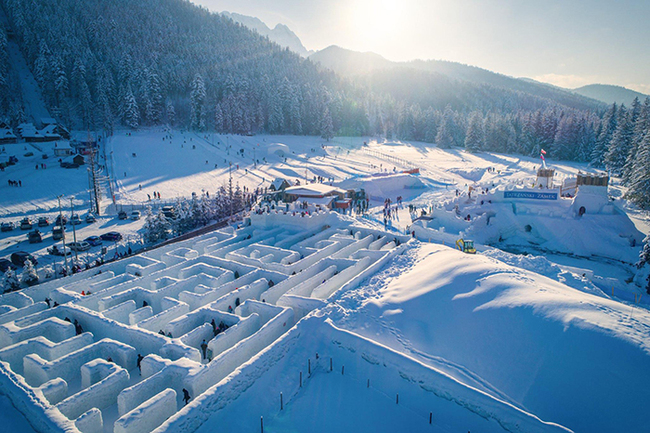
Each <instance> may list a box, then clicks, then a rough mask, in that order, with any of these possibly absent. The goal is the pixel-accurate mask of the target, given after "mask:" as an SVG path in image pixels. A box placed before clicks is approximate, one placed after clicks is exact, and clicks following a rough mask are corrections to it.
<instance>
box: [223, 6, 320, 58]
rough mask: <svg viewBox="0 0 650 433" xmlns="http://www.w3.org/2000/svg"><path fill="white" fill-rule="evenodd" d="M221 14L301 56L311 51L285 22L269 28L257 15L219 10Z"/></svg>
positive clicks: (305, 55)
mask: <svg viewBox="0 0 650 433" xmlns="http://www.w3.org/2000/svg"><path fill="white" fill-rule="evenodd" d="M221 15H223V16H225V17H227V18H230V19H231V20H233V21H234V22H236V23H239V24H241V25H243V26H245V27H248V28H249V29H251V30H254V31H256V32H257V33H259V34H260V35H262V36H266V37H268V38H269V40H271V41H272V42H275V43H276V44H278V45H280V46H281V47H285V48H289V49H290V50H291V51H293V52H294V53H297V54H300V55H301V56H303V57H307V56H309V55H310V54H311V53H312V52H311V51H309V50H307V48H305V46H304V45H303V44H302V42H301V41H300V38H299V37H298V36H297V35H296V34H295V33H294V32H293V31H292V30H291V29H290V28H289V27H288V26H286V25H285V24H282V23H278V24H276V25H275V27H273V29H271V28H270V27H269V26H267V25H266V24H265V23H264V22H263V21H262V20H260V19H259V18H257V17H251V16H248V15H242V14H238V13H236V12H226V11H224V12H221Z"/></svg>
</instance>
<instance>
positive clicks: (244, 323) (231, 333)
mask: <svg viewBox="0 0 650 433" xmlns="http://www.w3.org/2000/svg"><path fill="white" fill-rule="evenodd" d="M246 302H248V301H246ZM261 326H262V321H261V320H260V316H259V314H257V313H252V314H250V315H249V316H248V317H245V318H243V319H241V320H240V321H239V322H238V323H235V324H234V325H233V326H231V327H229V328H228V329H226V330H225V331H223V332H220V333H219V334H217V336H216V337H214V338H212V339H211V340H209V341H208V349H210V351H211V352H212V356H213V357H216V356H218V355H219V354H221V353H222V352H225V351H226V350H228V349H230V348H231V347H233V346H234V345H235V344H237V343H238V342H240V341H242V340H244V339H246V338H248V337H250V336H251V335H253V334H254V333H256V332H257V331H258V330H259V329H260V327H261Z"/></svg>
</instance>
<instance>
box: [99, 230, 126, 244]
mask: <svg viewBox="0 0 650 433" xmlns="http://www.w3.org/2000/svg"><path fill="white" fill-rule="evenodd" d="M99 237H100V238H101V240H103V241H110V242H117V241H121V240H122V235H121V234H119V233H118V232H108V233H104V234H103V235H100V236H99Z"/></svg>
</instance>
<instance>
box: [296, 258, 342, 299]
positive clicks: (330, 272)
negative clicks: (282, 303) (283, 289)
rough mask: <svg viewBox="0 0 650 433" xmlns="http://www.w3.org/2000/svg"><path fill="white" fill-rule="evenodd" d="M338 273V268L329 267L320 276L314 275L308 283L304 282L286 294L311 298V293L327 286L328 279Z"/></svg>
mask: <svg viewBox="0 0 650 433" xmlns="http://www.w3.org/2000/svg"><path fill="white" fill-rule="evenodd" d="M336 272H337V268H336V266H334V265H332V266H329V267H328V268H327V269H325V270H323V271H322V272H319V273H318V274H316V275H314V276H313V277H311V278H310V279H308V280H307V281H303V282H302V283H300V284H298V285H296V286H295V287H294V288H292V289H291V290H289V291H288V292H287V293H286V294H287V295H294V296H304V297H309V296H311V293H312V292H313V291H314V289H315V288H316V287H318V286H319V285H320V284H325V283H326V282H327V280H328V279H330V278H331V277H333V276H334V274H336Z"/></svg>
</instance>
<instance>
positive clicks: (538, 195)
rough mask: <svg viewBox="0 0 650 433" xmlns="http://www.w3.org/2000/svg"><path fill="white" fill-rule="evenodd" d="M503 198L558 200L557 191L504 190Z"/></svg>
mask: <svg viewBox="0 0 650 433" xmlns="http://www.w3.org/2000/svg"><path fill="white" fill-rule="evenodd" d="M503 198H530V199H533V200H557V192H537V191H504V192H503Z"/></svg>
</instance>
